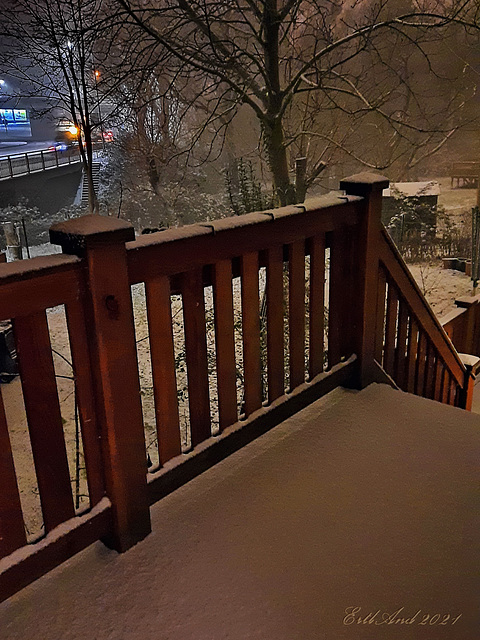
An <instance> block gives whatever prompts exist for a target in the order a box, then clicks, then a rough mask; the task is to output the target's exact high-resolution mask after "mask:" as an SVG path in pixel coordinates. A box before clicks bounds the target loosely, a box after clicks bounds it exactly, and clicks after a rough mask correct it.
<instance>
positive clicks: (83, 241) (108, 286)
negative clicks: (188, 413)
mask: <svg viewBox="0 0 480 640" xmlns="http://www.w3.org/2000/svg"><path fill="white" fill-rule="evenodd" d="M134 238H135V233H134V230H133V227H132V226H131V225H130V223H127V222H124V221H121V220H117V219H116V218H109V217H105V216H98V215H87V216H83V217H81V218H73V219H71V220H68V221H67V222H62V223H59V224H56V225H54V226H53V227H51V229H50V240H51V242H52V243H53V244H60V245H61V246H62V249H63V252H64V253H68V254H74V255H78V256H80V257H83V258H84V259H85V268H86V284H87V294H86V309H85V317H86V319H87V320H86V323H87V327H86V329H87V332H88V335H89V339H90V360H91V366H92V368H93V379H94V385H95V401H96V407H97V413H98V418H99V422H100V424H101V437H102V449H103V461H104V473H105V481H106V487H107V494H108V497H109V498H110V500H111V502H112V512H113V531H112V536H111V537H110V538H109V539H108V540H104V542H105V543H106V544H107V545H108V546H111V547H113V548H114V549H116V550H117V551H125V550H127V549H128V548H129V547H131V546H132V545H134V544H135V543H136V542H138V541H140V540H142V539H143V538H144V537H145V536H146V535H148V533H150V531H151V526H150V513H149V503H148V496H147V480H146V471H147V457H146V451H145V437H144V431H143V420H142V406H141V400H140V384H139V379H138V365H137V353H136V345H135V329H134V321H133V308H132V300H131V294H130V286H129V280H128V273H127V262H126V249H125V242H126V241H128V240H133V239H134Z"/></svg>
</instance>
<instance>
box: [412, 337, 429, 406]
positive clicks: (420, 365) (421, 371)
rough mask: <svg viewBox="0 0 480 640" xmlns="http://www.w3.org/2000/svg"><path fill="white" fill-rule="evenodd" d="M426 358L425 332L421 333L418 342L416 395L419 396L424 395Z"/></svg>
mask: <svg viewBox="0 0 480 640" xmlns="http://www.w3.org/2000/svg"><path fill="white" fill-rule="evenodd" d="M426 357H427V337H426V335H425V334H424V333H423V331H420V337H419V341H418V352H417V367H416V370H415V391H414V393H415V394H416V395H417V396H423V395H424V387H425V371H426Z"/></svg>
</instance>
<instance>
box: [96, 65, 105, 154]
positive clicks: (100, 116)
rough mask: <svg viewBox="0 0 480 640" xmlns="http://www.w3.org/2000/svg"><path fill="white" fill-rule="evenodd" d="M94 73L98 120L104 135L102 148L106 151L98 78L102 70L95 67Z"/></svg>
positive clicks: (101, 132)
mask: <svg viewBox="0 0 480 640" xmlns="http://www.w3.org/2000/svg"><path fill="white" fill-rule="evenodd" d="M94 75H95V89H96V92H97V105H98V121H99V123H100V134H101V136H102V149H103V151H105V136H104V135H103V124H102V111H101V109H100V96H99V93H98V79H99V78H100V71H99V70H98V69H95V70H94Z"/></svg>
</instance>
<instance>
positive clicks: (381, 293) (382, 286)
mask: <svg viewBox="0 0 480 640" xmlns="http://www.w3.org/2000/svg"><path fill="white" fill-rule="evenodd" d="M386 299H387V276H386V275H385V271H384V270H383V269H379V273H378V290H377V300H376V319H375V360H376V361H377V362H378V363H379V364H382V365H383V350H384V346H385V335H384V331H385V306H386Z"/></svg>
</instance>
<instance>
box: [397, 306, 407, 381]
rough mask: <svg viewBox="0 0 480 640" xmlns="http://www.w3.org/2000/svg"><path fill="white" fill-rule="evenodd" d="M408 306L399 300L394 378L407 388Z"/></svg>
mask: <svg viewBox="0 0 480 640" xmlns="http://www.w3.org/2000/svg"><path fill="white" fill-rule="evenodd" d="M407 337H408V308H407V305H406V304H405V302H404V301H403V300H401V299H400V300H399V310H398V331H397V349H396V352H395V367H394V371H395V373H394V378H395V382H396V383H397V384H398V386H399V387H400V389H403V390H404V391H405V390H406V368H407Z"/></svg>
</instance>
